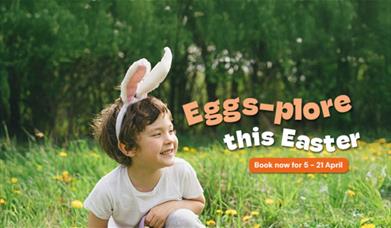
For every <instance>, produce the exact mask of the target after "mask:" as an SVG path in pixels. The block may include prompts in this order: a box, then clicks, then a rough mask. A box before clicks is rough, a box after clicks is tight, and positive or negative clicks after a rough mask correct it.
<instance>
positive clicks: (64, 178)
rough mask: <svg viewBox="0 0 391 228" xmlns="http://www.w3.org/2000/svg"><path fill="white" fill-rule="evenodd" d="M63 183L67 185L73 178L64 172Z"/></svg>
mask: <svg viewBox="0 0 391 228" xmlns="http://www.w3.org/2000/svg"><path fill="white" fill-rule="evenodd" d="M62 181H64V182H65V183H69V182H71V181H72V177H71V176H70V175H69V172H68V171H64V172H62Z"/></svg>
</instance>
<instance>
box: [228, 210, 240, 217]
mask: <svg viewBox="0 0 391 228" xmlns="http://www.w3.org/2000/svg"><path fill="white" fill-rule="evenodd" d="M225 214H226V215H228V216H235V215H237V214H238V212H236V210H234V209H228V210H226V211H225Z"/></svg>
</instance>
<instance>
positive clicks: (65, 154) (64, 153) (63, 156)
mask: <svg viewBox="0 0 391 228" xmlns="http://www.w3.org/2000/svg"><path fill="white" fill-rule="evenodd" d="M58 156H60V157H62V158H65V157H66V156H68V154H67V152H65V151H61V152H60V153H59V154H58Z"/></svg>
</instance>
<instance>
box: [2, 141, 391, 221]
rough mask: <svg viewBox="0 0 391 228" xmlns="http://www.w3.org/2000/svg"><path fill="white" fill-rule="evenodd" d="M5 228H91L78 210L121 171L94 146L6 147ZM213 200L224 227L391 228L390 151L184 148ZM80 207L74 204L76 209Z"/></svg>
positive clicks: (378, 144)
mask: <svg viewBox="0 0 391 228" xmlns="http://www.w3.org/2000/svg"><path fill="white" fill-rule="evenodd" d="M0 149H1V151H0V172H1V176H0V227H85V226H86V221H87V211H86V210H85V209H82V208H78V207H79V206H80V205H78V204H77V202H78V201H81V202H82V201H83V200H84V199H85V198H86V196H87V195H88V193H89V192H90V191H91V189H92V188H93V187H94V185H95V183H96V182H97V181H98V180H99V178H100V177H102V176H103V175H104V174H106V173H107V172H109V171H110V170H112V169H113V168H114V167H115V166H116V164H115V162H113V161H111V160H110V159H109V158H108V157H107V156H106V155H105V154H103V153H102V152H101V151H100V149H99V148H97V146H96V145H95V144H93V143H89V142H88V141H84V140H79V141H72V142H70V143H68V144H67V145H66V146H64V147H62V148H61V147H57V146H55V145H52V144H51V143H50V142H47V143H43V144H38V143H30V144H29V145H25V146H16V145H15V144H14V143H12V142H10V141H9V140H2V141H0ZM177 156H178V157H182V158H184V159H186V160H187V161H189V162H190V163H191V164H192V165H193V167H194V168H195V170H196V171H197V174H198V178H199V180H200V182H201V184H202V186H203V188H204V191H205V196H206V199H207V204H206V208H205V209H204V211H203V213H202V215H201V220H202V221H203V222H204V223H206V224H208V225H209V226H217V227H360V226H362V227H371V226H372V225H373V224H374V225H376V226H378V227H391V219H390V218H391V209H390V208H391V179H390V164H391V163H390V160H391V159H390V158H391V144H390V143H387V142H385V140H378V141H375V142H372V143H364V142H360V146H359V148H358V149H355V150H348V151H337V152H336V153H333V154H329V153H327V152H323V153H320V154H313V153H308V152H303V151H298V150H289V149H284V148H280V147H271V148H269V147H268V148H263V147H259V148H254V149H247V150H240V151H235V152H229V151H227V150H224V148H223V147H221V146H219V145H211V146H209V147H204V148H203V147H197V148H195V147H189V146H184V147H182V148H180V150H179V152H178V155H177ZM315 156H316V157H335V156H338V157H347V158H348V159H349V161H350V171H349V172H348V173H346V174H250V173H249V171H248V160H249V159H250V158H252V157H315ZM72 202H73V204H72Z"/></svg>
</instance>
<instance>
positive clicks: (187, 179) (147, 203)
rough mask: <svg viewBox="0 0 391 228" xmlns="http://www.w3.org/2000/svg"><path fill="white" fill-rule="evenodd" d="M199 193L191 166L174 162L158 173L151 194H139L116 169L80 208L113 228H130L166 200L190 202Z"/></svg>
mask: <svg viewBox="0 0 391 228" xmlns="http://www.w3.org/2000/svg"><path fill="white" fill-rule="evenodd" d="M202 192H203V189H202V187H201V185H200V183H199V181H198V179H197V175H196V173H195V171H194V169H193V168H192V167H191V165H190V164H189V163H188V162H186V161H185V160H183V159H181V158H175V162H174V165H173V166H170V167H166V168H163V169H162V176H161V177H160V179H159V182H158V184H157V185H156V186H155V188H154V189H153V190H152V191H151V192H140V191H138V190H137V189H136V188H135V187H134V186H133V184H132V182H131V181H130V179H129V176H128V172H127V168H126V166H123V165H120V166H118V167H117V168H115V169H114V170H112V171H111V172H110V173H108V174H107V175H105V176H104V177H102V178H101V179H100V180H99V181H98V183H97V184H96V185H95V187H94V189H93V190H92V192H91V193H90V194H89V196H88V197H87V199H86V200H85V201H84V207H85V208H87V209H88V210H89V211H91V212H92V213H94V214H95V216H97V217H98V218H101V219H105V220H106V219H110V221H109V224H110V225H112V226H117V227H134V226H136V225H137V223H138V222H139V221H140V219H141V218H142V216H144V215H145V214H146V213H147V212H148V211H149V210H150V209H151V208H153V207H154V206H156V205H158V204H161V203H163V202H166V201H169V200H182V199H183V198H185V199H193V198H197V197H199V196H201V195H202Z"/></svg>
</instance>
